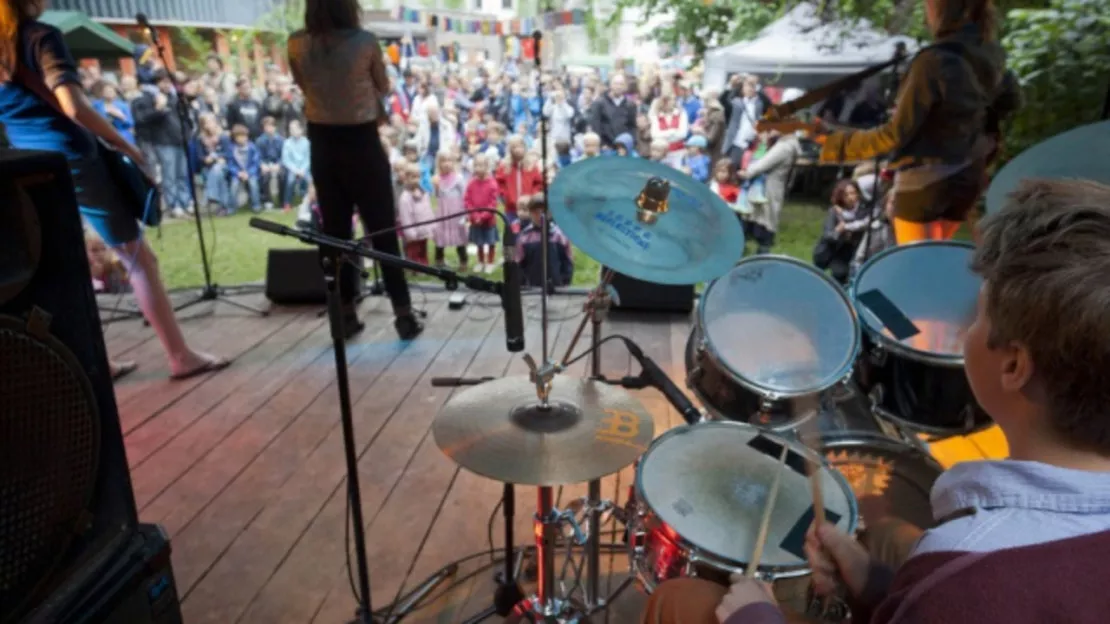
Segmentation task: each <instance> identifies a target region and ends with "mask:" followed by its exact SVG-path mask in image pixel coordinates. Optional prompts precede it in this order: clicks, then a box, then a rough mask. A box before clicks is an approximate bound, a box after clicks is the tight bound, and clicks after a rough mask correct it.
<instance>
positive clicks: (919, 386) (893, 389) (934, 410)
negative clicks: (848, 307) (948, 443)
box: [851, 241, 991, 437]
mask: <svg viewBox="0 0 1110 624" xmlns="http://www.w3.org/2000/svg"><path fill="white" fill-rule="evenodd" d="M973 250H974V247H972V246H971V245H970V244H967V243H961V242H953V241H927V242H921V243H914V244H912V245H903V246H900V247H894V248H891V249H888V250H886V251H884V252H882V253H880V254H878V255H877V256H875V257H874V258H871V259H870V260H869V261H867V263H866V264H864V265H863V266H862V267H861V268H860V271H859V274H858V275H857V276H856V279H855V281H854V282H853V284H852V288H851V294H852V299H853V300H854V301H855V302H856V308H857V310H858V311H859V315H860V321H861V324H862V325H863V329H864V334H865V336H864V356H863V357H861V358H860V363H859V366H858V371H857V381H858V382H859V385H860V387H861V388H862V389H863V390H864V391H865V392H867V393H868V394H869V395H870V397H871V402H872V409H873V411H874V413H875V415H876V416H878V417H879V418H881V419H883V420H887V421H890V422H892V423H894V424H896V425H898V426H900V427H902V428H904V429H907V430H909V431H912V432H918V433H926V434H930V435H933V436H936V437H949V436H954V435H965V434H968V433H972V432H974V431H978V430H981V429H985V428H986V427H989V426H990V425H991V420H990V418H989V417H988V416H987V415H986V413H985V412H984V411H983V410H982V408H980V407H979V405H978V404H977V403H976V402H975V397H974V395H972V393H971V387H970V386H969V385H968V383H967V377H965V376H964V355H963V343H964V336H965V334H966V332H967V328H968V326H969V325H971V322H972V321H973V320H974V319H975V308H976V301H977V300H978V297H979V286H980V284H981V283H982V279H981V278H980V277H979V276H977V275H975V274H974V273H972V271H971V268H970V265H971V255H972V252H973Z"/></svg>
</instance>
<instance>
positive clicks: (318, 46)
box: [288, 29, 389, 125]
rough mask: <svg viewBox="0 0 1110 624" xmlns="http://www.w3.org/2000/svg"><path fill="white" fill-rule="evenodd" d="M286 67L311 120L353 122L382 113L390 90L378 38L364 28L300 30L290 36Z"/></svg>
mask: <svg viewBox="0 0 1110 624" xmlns="http://www.w3.org/2000/svg"><path fill="white" fill-rule="evenodd" d="M288 48H289V67H290V70H291V71H292V73H293V79H294V80H295V81H296V82H297V85H298V86H300V88H301V90H302V91H303V92H304V98H305V104H304V112H305V118H306V119H307V120H308V121H309V123H318V124H330V125H355V124H363V123H369V122H372V121H374V120H376V119H378V117H379V116H380V115H381V114H382V97H383V95H384V92H385V91H387V90H388V89H389V77H388V75H387V74H386V71H385V65H384V62H383V59H382V50H381V46H380V44H379V43H378V38H377V37H375V36H374V35H373V34H371V33H369V32H367V31H365V30H362V29H357V30H341V31H337V32H334V33H330V34H328V35H313V34H310V33H307V32H305V31H303V30H299V31H297V32H295V33H293V35H292V36H291V37H290V38H289V46H288Z"/></svg>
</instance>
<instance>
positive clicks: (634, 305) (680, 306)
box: [610, 271, 694, 314]
mask: <svg viewBox="0 0 1110 624" xmlns="http://www.w3.org/2000/svg"><path fill="white" fill-rule="evenodd" d="M610 284H611V285H612V286H613V288H614V289H615V290H616V291H617V299H618V301H619V303H615V304H614V305H613V308H614V309H616V310H634V311H637V312H671V313H681V314H689V313H690V311H691V310H693V309H694V287H693V286H692V285H690V286H668V285H664V284H656V283H653V282H645V281H643V280H638V279H636V278H634V277H629V276H627V275H624V274H623V273H617V272H616V271H614V272H613V279H612V281H611V282H610Z"/></svg>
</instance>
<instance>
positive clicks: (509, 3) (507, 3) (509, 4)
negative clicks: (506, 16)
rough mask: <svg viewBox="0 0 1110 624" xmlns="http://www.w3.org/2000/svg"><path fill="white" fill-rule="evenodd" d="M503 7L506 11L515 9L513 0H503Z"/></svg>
mask: <svg viewBox="0 0 1110 624" xmlns="http://www.w3.org/2000/svg"><path fill="white" fill-rule="evenodd" d="M501 8H502V9H504V10H506V11H512V10H513V0H501Z"/></svg>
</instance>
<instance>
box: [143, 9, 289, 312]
mask: <svg viewBox="0 0 1110 624" xmlns="http://www.w3.org/2000/svg"><path fill="white" fill-rule="evenodd" d="M148 30H149V34H150V40H151V42H152V43H153V44H154V47H155V48H156V49H157V50H158V58H160V59H161V60H162V67H164V68H166V71H167V72H168V71H169V67H170V65H169V63H168V62H167V60H166V48H165V46H163V45H162V41H161V39H159V37H158V35H157V33H156V31H155V30H154V29H153V28H149V29H148ZM171 79H172V80H173V87H174V92H175V97H176V99H177V102H176V104H177V107H176V108H177V111H176V112H177V118H178V121H179V123H180V124H181V151H182V155H183V156H184V157H185V171H186V175H187V176H188V177H187V178H186V185H187V186H188V187H189V197H190V198H191V199H192V201H193V220H194V222H195V223H196V227H197V241H198V242H199V244H200V266H201V270H202V271H203V272H204V285H203V286H201V287H200V292H199V293H197V294H196V296H195V297H193V298H192V299H190V300H189V301H186V302H185V303H182V304H180V305H177V306H175V307H174V309H173V310H174V312H180V311H181V310H184V309H186V308H191V307H192V306H194V305H197V304H198V303H204V302H206V301H215V302H222V303H226V304H228V305H231V306H235V307H236V308H239V309H240V310H245V311H247V312H252V313H254V314H257V315H259V316H267V315H268V314H269V313H270V311H269V310H264V309H261V308H255V307H253V306H249V305H247V304H245V303H240V302H238V301H235V300H232V299H229V298H228V295H227V294H225V291H224V289H223V288H221V287H220V286H219V285H218V284H216V283H214V282H213V281H212V265H211V264H210V263H209V260H208V247H207V245H205V243H204V225H203V224H202V223H201V219H200V201H199V200H198V199H197V185H196V180H195V179H194V178H195V176H196V172H195V171H193V160H192V159H191V158H189V131H190V129H191V128H192V121H191V118H190V115H189V102H188V101H186V99H185V94H184V91H183V89H182V87H181V85H180V84H178V82H177V79H176V78H175V77H173V76H172V74H171ZM248 288H249V289H250V291H252V292H260V290H261V289H258V288H257V287H253V286H252V287H248ZM211 313H212V310H209V314H211Z"/></svg>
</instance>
